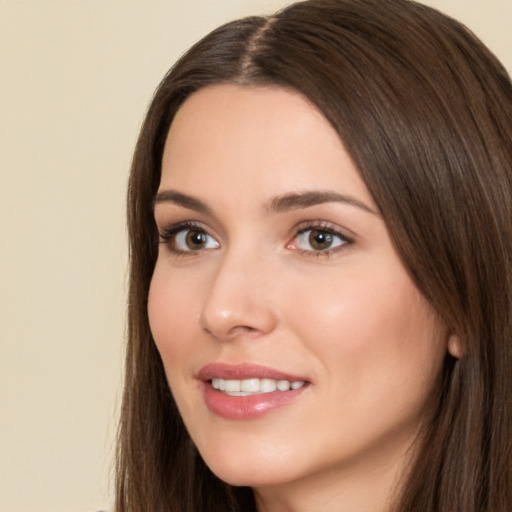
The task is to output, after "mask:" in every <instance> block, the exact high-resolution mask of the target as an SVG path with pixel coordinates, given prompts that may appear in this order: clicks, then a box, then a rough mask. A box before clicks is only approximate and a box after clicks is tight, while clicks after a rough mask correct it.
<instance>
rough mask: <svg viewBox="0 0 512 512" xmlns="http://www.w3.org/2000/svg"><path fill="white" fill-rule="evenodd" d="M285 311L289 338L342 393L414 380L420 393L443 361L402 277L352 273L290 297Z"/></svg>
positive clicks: (439, 339) (429, 322) (427, 319)
mask: <svg viewBox="0 0 512 512" xmlns="http://www.w3.org/2000/svg"><path fill="white" fill-rule="evenodd" d="M390 268H391V269H392V267H390ZM289 303H292V305H291V308H290V309H289V310H288V314H289V318H290V322H289V323H290V324H291V325H293V329H294V331H295V332H296V334H297V335H298V336H299V337H301V338H302V339H303V340H304V341H305V342H306V343H308V345H309V348H310V350H311V351H312V352H314V353H315V354H316V355H317V357H318V360H319V361H321V362H322V364H323V365H324V366H325V367H326V368H328V369H329V370H331V371H330V372H329V373H330V374H331V375H332V376H333V377H332V378H333V379H335V378H340V379H343V380H344V381H345V382H344V386H345V389H347V390H348V389H349V387H350V388H351V389H352V385H353V386H354V387H356V386H357V388H358V389H363V388H364V389H367V388H369V386H368V385H367V384H368V383H372V385H373V386H375V388H377V389H378V386H379V385H380V384H383V385H384V384H385V385H386V386H387V387H389V386H390V385H396V386H397V387H398V386H402V385H405V384H406V383H408V382H409V381H412V380H414V381H415V382H416V383H417V385H418V389H423V388H424V387H425V386H427V387H429V386H431V385H433V382H432V381H433V380H435V379H436V378H437V374H438V372H439V369H440V366H441V364H442V360H443V358H444V355H445V347H444V341H443V333H442V330H441V329H440V324H441V322H440V321H439V319H438V318H437V316H436V315H435V313H434V312H433V310H432V308H431V306H430V305H429V304H428V303H427V301H426V300H425V299H424V298H423V297H422V295H421V294H420V293H419V291H418V290H417V288H416V287H415V286H414V284H413V283H412V282H411V280H410V279H409V277H408V276H407V274H406V273H405V272H404V271H403V270H402V269H398V270H397V272H395V273H394V272H393V271H392V270H391V271H390V272H388V273H386V274H385V275H383V273H382V272H380V273H379V274H377V273H373V274H372V273H371V272H368V270H367V269H365V271H360V272H358V271H357V270H354V269H352V271H351V273H350V275H346V276H342V277H340V279H339V280H333V279H332V278H331V279H329V280H327V279H326V280H325V281H324V282H322V280H317V281H316V282H315V285H314V286H306V287H303V288H302V289H301V290H293V291H292V292H291V293H290V299H289ZM338 376H339V377H338ZM346 381H348V382H349V383H350V384H349V386H348V387H347V382H346ZM365 383H366V384H365Z"/></svg>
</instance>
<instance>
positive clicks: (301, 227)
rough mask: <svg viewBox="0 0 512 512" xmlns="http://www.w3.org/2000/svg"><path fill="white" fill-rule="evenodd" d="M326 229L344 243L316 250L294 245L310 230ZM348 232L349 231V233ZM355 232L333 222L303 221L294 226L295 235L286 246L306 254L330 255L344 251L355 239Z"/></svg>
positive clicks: (315, 255)
mask: <svg viewBox="0 0 512 512" xmlns="http://www.w3.org/2000/svg"><path fill="white" fill-rule="evenodd" d="M314 230H317V231H324V232H326V233H330V234H331V235H333V236H335V237H338V238H339V239H340V240H342V242H343V243H341V244H338V245H336V246H334V247H332V248H328V249H325V250H315V249H300V248H299V247H292V243H293V242H294V241H295V240H297V238H298V237H299V236H300V235H302V234H303V233H306V232H308V231H314ZM347 232H348V233H347ZM355 238H356V236H355V234H353V233H352V232H351V231H350V230H348V229H346V228H342V227H340V226H338V225H336V224H333V223H332V222H328V221H324V220H317V221H303V222H301V223H299V224H298V225H296V226H295V227H294V231H293V235H292V236H291V238H290V239H289V241H288V242H287V244H286V248H288V249H290V250H294V251H299V252H300V253H301V254H304V255H306V256H314V257H320V256H329V255H330V254H333V253H336V252H339V251H342V250H344V249H346V248H347V246H350V245H352V244H353V243H354V241H355Z"/></svg>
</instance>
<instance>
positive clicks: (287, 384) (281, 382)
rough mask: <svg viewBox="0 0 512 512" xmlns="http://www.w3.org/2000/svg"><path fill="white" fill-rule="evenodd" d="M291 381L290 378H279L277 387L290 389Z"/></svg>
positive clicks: (284, 389) (280, 389)
mask: <svg viewBox="0 0 512 512" xmlns="http://www.w3.org/2000/svg"><path fill="white" fill-rule="evenodd" d="M290 386H291V383H290V381H288V380H278V381H277V389H279V391H288V390H289V389H290Z"/></svg>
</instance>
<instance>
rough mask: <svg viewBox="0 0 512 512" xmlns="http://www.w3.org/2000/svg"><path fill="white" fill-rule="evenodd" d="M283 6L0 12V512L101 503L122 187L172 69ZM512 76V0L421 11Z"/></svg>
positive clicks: (9, 7)
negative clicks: (488, 51) (439, 14)
mask: <svg viewBox="0 0 512 512" xmlns="http://www.w3.org/2000/svg"><path fill="white" fill-rule="evenodd" d="M287 3H289V1H285V0H282V1H277V0H221V1H215V0H203V1H201V0H167V1H163V0H162V1H157V0H150V1H148V0H144V1H143V0H76V1H75V0H55V1H52V0H38V1H35V0H32V1H30V0H11V1H9V0H0V512H32V511H34V512H35V511H37V512H46V511H48V512H50V511H52V512H69V511H77V512H79V511H86V510H94V509H98V508H100V507H106V506H108V504H109V503H110V501H111V500H110V494H109V489H110V482H111V465H112V463H111V462H112V454H113V440H114V433H115V418H116V414H117V404H118V401H119V396H120V382H121V367H122V347H123V337H124V301H125V290H126V279H125V275H126V249H125V228H124V195H125V181H126V176H127V170H128V167H129V162H130V157H131V153H132V149H133V145H134V142H135V138H136V135H137V130H138V128H139V125H140V122H141V119H142V116H143V113H144V110H145V108H146V106H147V103H148V101H149V99H150V97H151V94H152V91H153V90H154V88H155V86H156V84H157V83H158V82H159V80H160V78H161V77H162V76H163V74H164V73H165V72H166V70H167V69H168V68H169V66H170V65H171V63H172V62H173V61H174V60H175V59H176V58H177V56H178V55H180V53H181V52H183V51H184V50H185V49H186V48H187V47H188V46H189V45H190V44H191V43H193V42H194V41H196V40H197V39H198V38H199V37H200V36H201V35H203V34H204V33H206V32H207V31H208V30H210V29H211V28H213V27H215V26H216V25H218V24H220V23H221V22H223V21H227V20H229V19H232V18H235V17H239V16H242V15H245V14H249V13H251V14H253V13H262V12H270V11H272V10H274V9H275V8H277V7H279V6H282V5H285V4H287ZM426 3H428V4H430V5H434V6H436V7H438V8H440V9H441V10H444V11H445V12H447V13H450V14H452V15H453V16H455V17H457V18H459V19H460V20H462V21H464V22H465V23H466V24H467V25H468V26H469V27H471V28H472V29H473V30H474V31H475V32H476V33H477V34H478V35H479V36H480V37H481V38H482V39H483V40H484V41H485V42H486V43H487V44H488V45H489V46H490V47H491V48H492V49H493V50H494V51H495V52H496V53H497V54H498V56H499V57H500V58H501V59H502V61H503V62H504V63H505V64H506V66H507V68H508V69H509V71H510V70H511V69H512V31H511V30H510V27H511V26H512V0H430V1H428V2H426Z"/></svg>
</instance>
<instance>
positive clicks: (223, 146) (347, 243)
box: [149, 85, 447, 489]
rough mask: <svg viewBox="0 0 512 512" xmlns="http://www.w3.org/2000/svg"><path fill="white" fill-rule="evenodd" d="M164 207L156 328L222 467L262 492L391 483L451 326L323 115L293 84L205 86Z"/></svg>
mask: <svg viewBox="0 0 512 512" xmlns="http://www.w3.org/2000/svg"><path fill="white" fill-rule="evenodd" d="M155 217H156V222H157V224H158V228H159V231H160V239H161V243H160V246H159V254H158V261H157V263H156V268H155V271H154V275H153V279H152V282H151V290H150V294H149V320H150V324H151V330H152V333H153V335H154V339H155V342H156V345H157V347H158V350H159V352H160V354H161V356H162V360H163V363H164V366H165V370H166V374H167V378H168V381H169V384H170V387H171V390H172V393H173V396H174V398H175V400H176V403H177V405H178V407H179V410H180V412H181V415H182V417H183V420H184V422H185V424H186V427H187V429H188V431H189V433H190V436H191V437H192V439H193V441H194V443H195V444H196V446H197V448H198V449H199V451H200V453H201V455H202V456H203V458H204V460H205V461H206V463H207V464H208V465H209V466H210V468H211V469H212V470H213V472H214V473H216V474H217V475H218V476H219V477H220V478H221V479H223V480H225V481H227V482H229V483H231V484H234V485H249V486H253V487H259V488H261V489H266V488H271V487H272V488H276V486H286V485H292V483H297V484H300V485H301V486H305V487H303V488H307V485H308V484H312V483H313V482H317V483H318V482H325V481H327V480H325V479H331V478H334V479H335V480H336V481H339V478H340V477H341V476H346V477H347V478H351V477H352V476H353V475H355V474H357V473H358V472H359V473H361V474H366V475H367V474H368V471H370V472H372V471H373V472H374V473H375V469H376V468H377V469H383V470H384V469H385V470H386V471H388V472H389V473H390V474H391V473H392V474H393V475H394V474H395V471H396V469H397V468H398V466H399V464H400V462H401V461H402V459H403V457H404V454H405V452H406V450H407V449H408V448H409V447H410V445H411V443H412V441H413V439H414V437H415V435H416V434H417V433H418V428H419V426H420V424H421V422H422V420H423V419H425V416H426V414H427V413H428V410H429V406H430V405H431V403H430V401H429V399H432V397H433V395H434V394H435V391H436V389H437V386H438V385H439V376H440V369H441V366H442V362H443V359H444V357H445V353H446V344H447V339H446V338H447V335H446V332H445V329H444V328H443V326H442V324H441V323H440V321H439V320H438V318H437V316H436V314H435V313H434V312H433V310H432V308H431V307H430V306H429V304H428V303H427V302H426V301H425V299H424V298H423V296H422V295H421V294H420V293H419V291H418V290H417V288H416V287H415V285H414V284H413V282H412V281H411V279H410V277H409V275H408V274H407V272H406V271H405V269H404V267H403V265H402V263H401V261H400V259H399V258H398V256H397V253H396V252H395V249H394V247H393V245H392V243H391V240H390V237H389V234H388V231H387V229H386V225H385V224H384V222H383V220H382V217H381V216H380V214H379V211H378V208H377V207H376V205H375V203H374V201H373V200H372V197H371V196H370V194H369V192H368V190H367V188H366V186H365V184H364V183H363V181H362V180H361V177H360V175H359V173H358V171H357V170H356V168H355V167H354V164H353V163H352V161H351V159H350V157H349V155H348V154H347V152H346V150H345V149H344V147H343V145H342V143H341V142H340V140H339V137H338V136H337V134H336V132H335V131H334V130H333V129H332V127H331V126H330V124H329V123H328V122H327V121H326V119H325V118H324V117H323V116H322V115H321V114H320V113H319V112H318V111H317V110H316V109H315V108H314V107H312V106H311V105H310V104H309V103H308V102H307V101H305V100H304V99H303V98H302V97H301V96H299V95H298V94H295V93H293V92H290V91H286V90H282V89H276V88H253V87H238V86H234V85H219V86H212V87H208V88H205V89H203V90H200V91H199V92H197V93H195V94H194V95H192V96H191V97H190V98H189V99H188V100H187V101H186V102H185V104H184V105H183V106H182V108H181V109H180V110H179V112H178V113H177V116H176V118H175V120H174V122H173V124H172V127H171V130H170V132H169V135H168V139H167V142H166V146H165V151H164V157H163V167H162V180H161V184H160V188H159V192H158V197H157V200H156V204H155ZM215 388H221V389H215ZM319 478H320V480H319ZM315 485H316V484H315Z"/></svg>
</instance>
